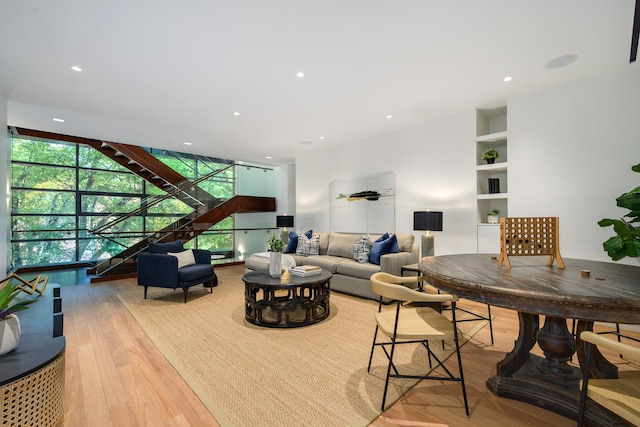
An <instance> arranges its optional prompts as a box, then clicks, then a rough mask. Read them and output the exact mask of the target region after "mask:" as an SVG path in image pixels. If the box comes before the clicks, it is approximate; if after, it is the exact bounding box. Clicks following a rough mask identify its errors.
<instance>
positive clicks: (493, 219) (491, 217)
mask: <svg viewBox="0 0 640 427" xmlns="http://www.w3.org/2000/svg"><path fill="white" fill-rule="evenodd" d="M498 215H500V209H491V212H489V214H488V215H487V222H488V223H489V224H497V223H498V221H499V217H498Z"/></svg>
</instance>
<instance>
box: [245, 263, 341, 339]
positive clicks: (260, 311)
mask: <svg viewBox="0 0 640 427" xmlns="http://www.w3.org/2000/svg"><path fill="white" fill-rule="evenodd" d="M331 276H332V274H331V273H330V272H328V271H327V270H322V272H321V273H320V274H314V275H311V276H306V277H300V276H294V275H293V274H291V273H289V272H285V273H284V274H283V275H281V276H280V277H271V276H270V275H269V271H268V270H256V271H251V272H249V273H247V274H245V275H244V276H242V281H243V282H244V300H245V318H246V319H247V321H248V322H250V323H253V324H254V325H258V326H267V327H270V328H296V327H299V326H307V325H312V324H314V323H318V322H321V321H322V320H324V319H326V318H327V317H328V316H329V293H330V286H329V284H330V283H329V282H330V280H331Z"/></svg>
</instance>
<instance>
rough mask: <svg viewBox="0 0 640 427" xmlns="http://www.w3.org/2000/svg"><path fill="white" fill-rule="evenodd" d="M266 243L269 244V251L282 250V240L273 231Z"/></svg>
mask: <svg viewBox="0 0 640 427" xmlns="http://www.w3.org/2000/svg"><path fill="white" fill-rule="evenodd" d="M267 243H268V244H269V250H270V251H271V252H282V240H280V239H279V238H278V237H277V236H276V235H275V233H274V234H272V235H271V237H270V238H269V240H267Z"/></svg>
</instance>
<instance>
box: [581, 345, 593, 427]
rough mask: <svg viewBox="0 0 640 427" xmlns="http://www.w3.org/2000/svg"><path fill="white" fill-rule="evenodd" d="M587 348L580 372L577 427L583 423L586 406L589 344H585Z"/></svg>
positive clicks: (589, 358)
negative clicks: (580, 387)
mask: <svg viewBox="0 0 640 427" xmlns="http://www.w3.org/2000/svg"><path fill="white" fill-rule="evenodd" d="M585 345H586V346H587V357H586V360H585V364H584V371H583V372H582V390H581V391H580V409H579V410H578V427H582V423H583V422H584V412H585V408H586V405H587V387H588V386H589V364H590V363H591V348H592V344H591V343H590V342H588V343H585Z"/></svg>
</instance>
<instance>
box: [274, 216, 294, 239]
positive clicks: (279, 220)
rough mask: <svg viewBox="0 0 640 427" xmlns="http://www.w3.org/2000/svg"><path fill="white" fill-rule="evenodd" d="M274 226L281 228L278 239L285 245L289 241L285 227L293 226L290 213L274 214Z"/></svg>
mask: <svg viewBox="0 0 640 427" xmlns="http://www.w3.org/2000/svg"><path fill="white" fill-rule="evenodd" d="M276 227H278V228H282V231H281V232H280V240H282V243H283V244H284V245H285V246H286V245H287V243H289V233H288V232H287V227H293V216H292V215H276Z"/></svg>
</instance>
